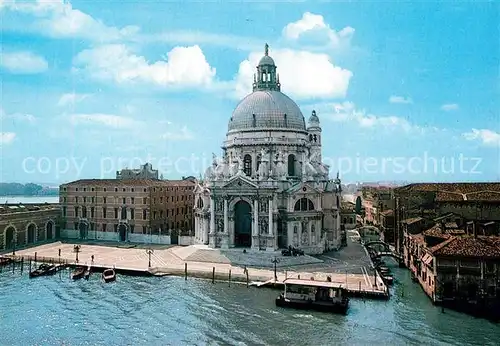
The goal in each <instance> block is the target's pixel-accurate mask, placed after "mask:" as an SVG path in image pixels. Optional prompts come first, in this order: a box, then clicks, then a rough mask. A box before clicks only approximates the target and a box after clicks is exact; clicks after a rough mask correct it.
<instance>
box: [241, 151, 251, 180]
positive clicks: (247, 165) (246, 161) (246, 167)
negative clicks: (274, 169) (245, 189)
mask: <svg viewBox="0 0 500 346" xmlns="http://www.w3.org/2000/svg"><path fill="white" fill-rule="evenodd" d="M243 172H245V174H246V175H247V176H251V175H252V157H251V156H250V155H248V154H247V155H245V157H244V158H243Z"/></svg>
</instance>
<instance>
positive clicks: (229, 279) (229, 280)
mask: <svg viewBox="0 0 500 346" xmlns="http://www.w3.org/2000/svg"><path fill="white" fill-rule="evenodd" d="M228 282H229V287H231V269H229V278H228Z"/></svg>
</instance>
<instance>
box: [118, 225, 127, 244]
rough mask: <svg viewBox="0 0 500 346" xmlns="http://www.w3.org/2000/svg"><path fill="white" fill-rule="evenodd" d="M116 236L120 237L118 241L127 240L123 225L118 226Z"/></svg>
mask: <svg viewBox="0 0 500 346" xmlns="http://www.w3.org/2000/svg"><path fill="white" fill-rule="evenodd" d="M118 234H119V235H120V241H126V240H127V225H125V224H123V223H122V224H120V226H118Z"/></svg>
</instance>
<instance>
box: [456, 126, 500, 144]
mask: <svg viewBox="0 0 500 346" xmlns="http://www.w3.org/2000/svg"><path fill="white" fill-rule="evenodd" d="M463 136H464V138H465V139H466V140H468V141H479V142H480V143H481V144H482V145H484V146H491V147H500V133H498V132H495V131H492V130H487V129H481V130H478V129H472V131H471V132H466V133H464V134H463Z"/></svg>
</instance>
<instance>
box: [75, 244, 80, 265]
mask: <svg viewBox="0 0 500 346" xmlns="http://www.w3.org/2000/svg"><path fill="white" fill-rule="evenodd" d="M75 253H76V258H75V260H76V263H78V254H79V253H80V245H77V246H75Z"/></svg>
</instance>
